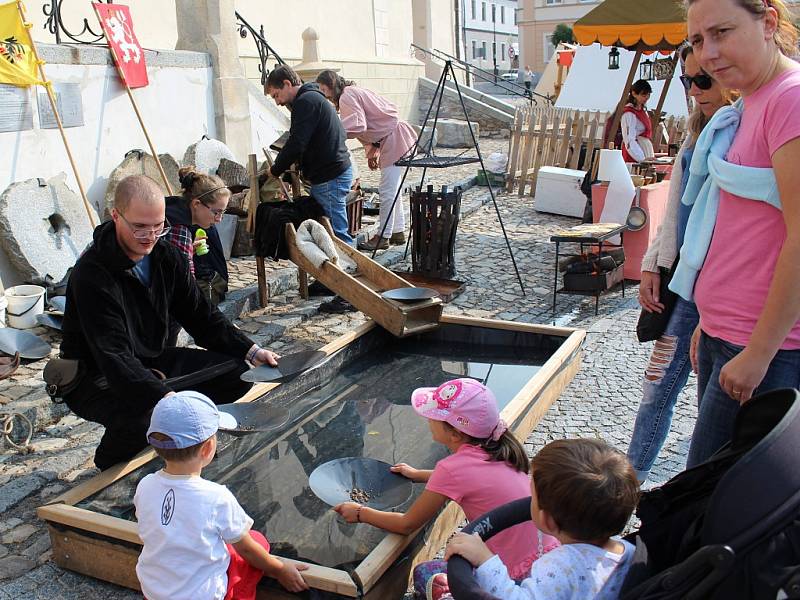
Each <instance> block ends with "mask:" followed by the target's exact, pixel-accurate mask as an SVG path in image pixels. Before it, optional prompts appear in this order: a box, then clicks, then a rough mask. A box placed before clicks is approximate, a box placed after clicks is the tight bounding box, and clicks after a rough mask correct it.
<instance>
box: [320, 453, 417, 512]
mask: <svg viewBox="0 0 800 600" xmlns="http://www.w3.org/2000/svg"><path fill="white" fill-rule="evenodd" d="M390 467H391V465H389V463H385V462H383V461H380V460H375V459H374V458H337V459H336V460H332V461H330V462H326V463H325V464H323V465H320V466H319V467H317V468H316V469H314V471H313V472H312V473H311V476H310V477H309V478H308V485H309V486H310V487H311V489H312V491H313V492H314V493H315V494H316V495H317V497H319V499H320V500H322V501H323V502H326V503H328V504H330V505H331V506H336V505H337V504H339V503H341V502H357V503H358V504H363V505H364V506H369V507H370V508H375V509H377V510H388V509H391V508H396V507H398V506H400V505H401V504H403V503H405V502H406V501H407V500H408V499H409V497H410V496H411V491H412V487H411V480H409V479H406V478H405V477H403V476H402V475H397V474H396V473H392V472H391V471H390V470H389V469H390Z"/></svg>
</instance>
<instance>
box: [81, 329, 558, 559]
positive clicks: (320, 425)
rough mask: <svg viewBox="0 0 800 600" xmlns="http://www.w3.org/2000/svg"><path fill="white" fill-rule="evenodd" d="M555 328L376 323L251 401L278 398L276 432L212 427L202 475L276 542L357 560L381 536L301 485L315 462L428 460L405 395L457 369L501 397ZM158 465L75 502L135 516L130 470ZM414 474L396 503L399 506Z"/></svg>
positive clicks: (530, 371) (282, 549) (543, 351)
mask: <svg viewBox="0 0 800 600" xmlns="http://www.w3.org/2000/svg"><path fill="white" fill-rule="evenodd" d="M562 341H563V339H562V338H554V337H549V336H541V335H536V334H520V333H518V332H510V331H509V332H505V331H498V330H489V329H485V328H476V327H466V326H460V325H459V326H455V325H446V326H442V327H440V329H439V330H437V331H436V332H432V333H429V334H423V335H422V336H418V337H416V338H410V339H404V340H397V339H395V338H393V337H391V336H389V335H388V334H386V333H385V332H383V331H382V330H380V329H376V330H373V331H371V332H369V333H368V334H366V335H364V336H362V337H361V338H359V339H358V340H356V341H355V342H353V343H352V344H350V345H349V346H348V347H347V348H345V349H343V350H342V351H340V352H338V353H337V354H336V355H334V356H333V357H332V358H331V359H330V360H329V361H328V362H326V363H324V364H323V365H321V366H320V367H318V368H316V369H313V370H312V371H309V372H307V373H305V374H303V375H301V376H300V377H298V378H297V379H295V380H293V381H291V382H289V383H285V384H282V385H281V386H279V387H278V388H276V389H274V390H273V391H271V392H270V393H268V394H266V395H265V396H263V397H262V398H260V399H259V400H258V401H257V402H268V403H270V404H272V405H275V406H281V407H284V408H286V409H287V410H288V411H289V413H290V417H289V421H288V423H286V424H285V425H284V426H282V427H281V428H279V429H277V430H276V431H273V432H267V433H258V434H253V435H249V436H245V437H241V438H233V437H231V436H228V435H225V434H220V436H219V442H220V443H219V449H218V452H217V458H215V460H214V461H213V462H212V463H211V464H210V465H209V466H208V467H206V468H205V469H204V470H203V477H205V478H207V479H210V480H212V481H216V482H218V483H222V484H225V485H227V486H228V488H229V489H230V490H231V491H232V492H233V494H234V495H235V496H236V497H237V498H238V500H239V502H240V503H241V504H242V506H243V507H244V509H245V510H246V511H247V513H248V514H249V515H250V516H251V517H252V518H253V519H254V521H255V525H254V528H255V529H258V530H259V531H262V532H263V533H265V535H266V536H267V537H268V539H269V540H270V543H271V544H272V549H273V552H274V553H276V554H278V555H281V556H285V557H289V558H297V559H301V560H305V561H308V562H312V563H317V564H321V565H325V566H328V567H339V568H345V569H348V568H350V567H355V566H356V565H357V564H358V563H359V562H360V561H361V560H363V559H364V558H365V557H366V555H367V554H369V552H370V551H372V549H373V548H375V546H376V545H377V544H378V542H380V540H381V539H383V537H384V536H385V535H386V534H385V532H383V531H381V530H378V529H376V528H374V527H371V526H369V525H363V524H356V525H350V524H347V523H345V522H343V521H342V520H341V519H340V518H338V516H337V515H336V514H335V513H334V512H333V511H332V510H331V509H330V507H329V506H328V505H327V504H325V503H323V502H322V501H321V500H319V499H318V498H317V497H316V496H315V495H314V494H313V492H312V491H311V489H310V488H309V487H308V476H309V475H310V474H311V472H312V471H313V470H314V469H315V468H316V467H317V466H319V465H321V464H323V463H325V462H327V461H329V460H333V459H335V458H342V457H347V456H364V457H370V458H375V459H378V460H382V461H385V462H388V463H390V464H394V463H396V462H406V463H408V464H410V465H412V466H415V467H418V468H426V469H430V468H433V466H434V465H435V464H436V461H438V460H439V459H441V458H443V457H444V456H445V455H446V453H447V450H446V449H445V448H444V447H443V446H441V445H439V444H435V443H434V442H433V441H432V440H431V437H430V433H429V430H428V425H427V423H426V422H425V420H424V419H422V418H420V417H419V416H417V415H416V413H415V412H414V411H413V409H412V408H411V405H410V397H411V392H412V391H413V390H414V389H415V388H418V387H423V386H431V387H433V386H437V385H439V384H441V383H443V382H444V381H446V380H448V379H452V378H455V377H474V378H476V379H479V380H481V381H484V382H485V383H486V384H487V385H488V387H489V388H490V389H492V390H493V392H494V393H495V395H496V396H497V398H498V403H499V405H500V406H501V407H502V406H505V405H506V404H507V403H508V402H509V401H510V400H511V399H512V398H513V397H514V396H515V395H516V394H517V392H519V390H520V389H522V387H523V386H524V385H525V384H526V383H527V382H528V381H529V380H530V379H531V378H532V377H533V376H534V374H535V373H536V372H537V371H538V370H539V368H540V366H541V365H542V364H544V362H545V361H546V360H547V358H548V357H549V356H550V355H551V354H552V352H554V351H555V349H556V348H558V346H559V345H560V343H561V342H562ZM162 466H163V464H162V463H161V461H160V460H155V461H152V462H150V463H148V464H147V465H144V466H143V467H141V468H139V469H138V470H136V471H134V472H132V473H130V474H129V475H127V476H125V477H124V478H122V479H121V480H119V481H117V482H116V483H114V484H112V485H111V486H109V487H107V488H105V489H104V490H102V491H100V492H98V493H97V494H95V495H93V496H91V497H89V498H88V499H87V500H85V501H83V502H81V503H80V504H79V506H80V507H82V508H86V509H88V510H92V511H95V512H99V513H103V514H109V515H114V516H117V517H120V518H124V519H129V520H135V515H134V508H133V494H134V491H135V489H136V485H137V483H138V482H139V480H140V479H141V478H142V477H144V476H145V475H147V474H148V473H152V472H154V471H156V470H157V469H160V468H161V467H162ZM422 489H424V486H423V485H422V484H414V493H413V494H412V496H411V498H410V499H409V500H408V502H406V503H405V504H404V505H402V506H400V507H398V508H397V510H406V509H407V508H408V507H409V506H410V505H411V503H412V502H413V501H414V499H415V498H416V497H417V496H418V495H419V493H420V492H421V491H422Z"/></svg>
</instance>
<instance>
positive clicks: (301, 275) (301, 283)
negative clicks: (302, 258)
mask: <svg viewBox="0 0 800 600" xmlns="http://www.w3.org/2000/svg"><path fill="white" fill-rule="evenodd" d="M297 283H298V287H299V288H300V297H301V298H302V299H303V300H308V273H306V272H305V271H304V270H303V269H300V268H298V269H297Z"/></svg>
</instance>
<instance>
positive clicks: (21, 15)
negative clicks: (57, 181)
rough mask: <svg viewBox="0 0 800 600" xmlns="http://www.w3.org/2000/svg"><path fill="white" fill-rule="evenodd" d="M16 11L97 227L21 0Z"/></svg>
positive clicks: (87, 206) (92, 222)
mask: <svg viewBox="0 0 800 600" xmlns="http://www.w3.org/2000/svg"><path fill="white" fill-rule="evenodd" d="M17 11H18V12H19V18H20V19H21V20H22V25H23V27H25V31H26V33H27V34H28V41H29V42H30V45H31V52H33V57H34V58H35V59H36V64H38V65H39V74H40V75H41V76H42V85H44V89H45V90H47V98H48V99H49V100H50V106H51V107H52V108H53V116H55V119H56V124H57V125H58V131H59V132H60V133H61V140H62V141H63V142H64V149H65V150H66V151H67V158H68V159H69V164H70V165H71V166H72V172H73V174H74V175H75V181H77V183H78V189H79V190H80V192H81V198H83V206H84V208H85V209H86V214H87V216H88V217H89V223H91V225H92V227H97V222H96V221H95V220H94V213H93V211H92V208H91V205H90V204H89V198H88V197H87V196H86V190H85V189H84V187H83V182H82V181H81V176H80V174H79V173H78V165H76V164H75V159H74V158H73V157H72V151H71V150H70V149H69V142H68V141H67V134H66V132H65V131H64V125H63V123H62V122H61V115H59V114H58V107H57V106H56V97H55V94H53V86H52V82H50V81H48V80H47V75H45V73H44V61H43V60H41V59H40V58H39V52H38V51H37V50H36V43H35V42H34V41H33V36H32V35H31V27H33V25H32V24H31V23H28V22H27V21H26V20H25V8H24V7H23V6H22V2H20V1H19V0H17Z"/></svg>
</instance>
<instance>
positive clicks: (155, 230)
mask: <svg viewBox="0 0 800 600" xmlns="http://www.w3.org/2000/svg"><path fill="white" fill-rule="evenodd" d="M117 214H118V215H119V216H120V218H121V219H122V220H123V221H125V224H126V225H127V226H128V227H130V230H131V233H133V237H135V238H136V239H137V240H149V239H150V236H155V237H156V238H161V237H164V236H165V235H167V234H168V233H169V230H170V229H171V228H172V226H171V225H170V224H169V221H167V220H166V219H164V222H163V223H161V224H159V225H155V226H154V227H141V226H138V225H133V224H131V222H130V221H128V219H126V218H125V215H123V214H122V213H121V212H117Z"/></svg>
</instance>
